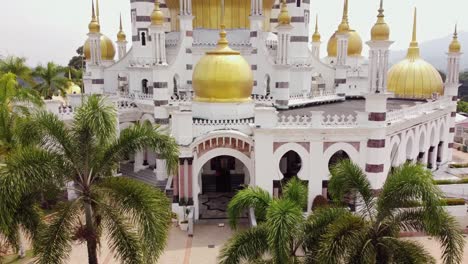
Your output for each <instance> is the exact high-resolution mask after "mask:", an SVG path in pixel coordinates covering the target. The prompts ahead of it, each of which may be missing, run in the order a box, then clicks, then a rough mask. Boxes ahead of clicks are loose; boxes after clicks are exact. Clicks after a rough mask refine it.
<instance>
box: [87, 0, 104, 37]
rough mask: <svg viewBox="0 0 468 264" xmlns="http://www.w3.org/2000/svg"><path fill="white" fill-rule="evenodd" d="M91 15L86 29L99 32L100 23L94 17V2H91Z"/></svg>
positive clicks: (90, 31)
mask: <svg viewBox="0 0 468 264" xmlns="http://www.w3.org/2000/svg"><path fill="white" fill-rule="evenodd" d="M92 6H93V7H92V10H93V11H92V17H91V22H89V25H88V29H89V33H99V32H101V25H99V22H98V20H97V18H96V12H95V11H94V3H92Z"/></svg>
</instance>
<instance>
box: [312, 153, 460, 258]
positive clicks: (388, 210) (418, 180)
mask: <svg viewBox="0 0 468 264" xmlns="http://www.w3.org/2000/svg"><path fill="white" fill-rule="evenodd" d="M328 186H329V192H330V194H331V195H332V197H333V199H334V201H335V202H336V203H338V204H343V203H345V202H346V201H347V200H349V199H353V198H356V200H357V201H358V208H360V209H359V210H358V212H357V213H355V214H353V213H351V212H349V211H347V210H343V209H342V208H333V207H332V208H323V209H320V210H318V212H315V213H314V214H312V215H311V217H310V219H309V221H308V222H307V223H306V228H305V229H306V233H307V237H306V239H305V241H304V249H305V252H306V254H307V261H306V262H307V263H325V264H326V263H435V260H434V258H433V257H432V256H431V255H430V254H429V252H427V251H426V250H425V249H424V248H423V247H422V246H421V245H420V244H418V243H415V242H412V241H408V240H402V239H399V238H398V237H399V233H400V232H401V231H417V232H425V233H426V234H428V235H429V236H432V237H435V238H436V239H437V240H438V241H439V242H440V245H441V248H442V258H443V262H444V263H446V264H449V263H461V258H462V255H463V246H464V240H463V236H462V234H461V231H460V230H459V229H458V228H457V223H456V221H455V219H454V218H453V217H452V216H450V215H449V214H448V213H447V212H446V211H445V209H443V207H441V205H443V202H442V193H441V191H440V190H439V189H438V188H437V186H436V185H434V183H433V180H432V174H431V172H430V171H428V170H426V169H425V168H423V167H422V166H420V165H417V164H409V163H408V164H404V165H402V166H401V167H397V168H395V169H394V170H393V172H392V173H391V174H390V175H389V176H388V177H387V180H386V182H385V184H384V186H383V188H382V190H381V191H380V194H379V195H378V196H376V195H375V194H374V191H373V190H372V189H371V184H370V182H369V180H368V179H367V177H366V175H365V174H364V172H363V171H362V170H361V168H360V167H359V166H358V165H356V164H354V163H352V162H351V161H349V160H343V161H341V162H340V163H338V164H337V165H336V166H335V167H334V168H333V169H332V176H331V179H330V182H329V185H328Z"/></svg>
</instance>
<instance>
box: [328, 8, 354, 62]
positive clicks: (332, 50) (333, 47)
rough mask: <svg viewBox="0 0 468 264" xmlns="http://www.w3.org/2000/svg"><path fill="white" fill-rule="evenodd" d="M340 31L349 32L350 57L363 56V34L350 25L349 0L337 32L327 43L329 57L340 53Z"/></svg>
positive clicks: (342, 32)
mask: <svg viewBox="0 0 468 264" xmlns="http://www.w3.org/2000/svg"><path fill="white" fill-rule="evenodd" d="M338 33H341V34H344V33H347V34H348V56H350V57H354V56H361V53H362V39H361V36H359V34H358V33H357V32H356V31H355V30H352V29H351V28H350V27H349V22H348V0H345V1H344V8H343V18H342V19H341V23H340V24H339V25H338V30H336V31H335V33H333V35H332V36H331V37H330V39H329V40H328V45H327V52H328V57H336V56H337V54H338V52H337V46H338V38H337V37H336V34H338Z"/></svg>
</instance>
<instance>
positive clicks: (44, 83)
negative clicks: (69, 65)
mask: <svg viewBox="0 0 468 264" xmlns="http://www.w3.org/2000/svg"><path fill="white" fill-rule="evenodd" d="M64 73H65V69H64V68H62V67H60V66H58V65H56V64H55V63H53V62H49V63H47V66H46V67H43V66H41V65H39V66H37V67H36V69H35V70H34V72H33V75H34V76H36V77H38V78H39V79H40V81H38V84H37V85H36V86H35V87H34V88H35V89H36V90H37V91H39V93H40V94H41V95H42V96H43V97H44V98H45V99H52V96H53V95H62V96H64V95H65V89H66V85H67V81H68V80H67V78H65V76H64Z"/></svg>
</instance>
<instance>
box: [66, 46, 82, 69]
mask: <svg viewBox="0 0 468 264" xmlns="http://www.w3.org/2000/svg"><path fill="white" fill-rule="evenodd" d="M68 67H70V68H73V69H75V70H83V69H84V67H85V58H84V54H83V46H80V47H79V48H78V49H76V55H75V56H73V57H72V58H71V59H70V61H69V62H68Z"/></svg>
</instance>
